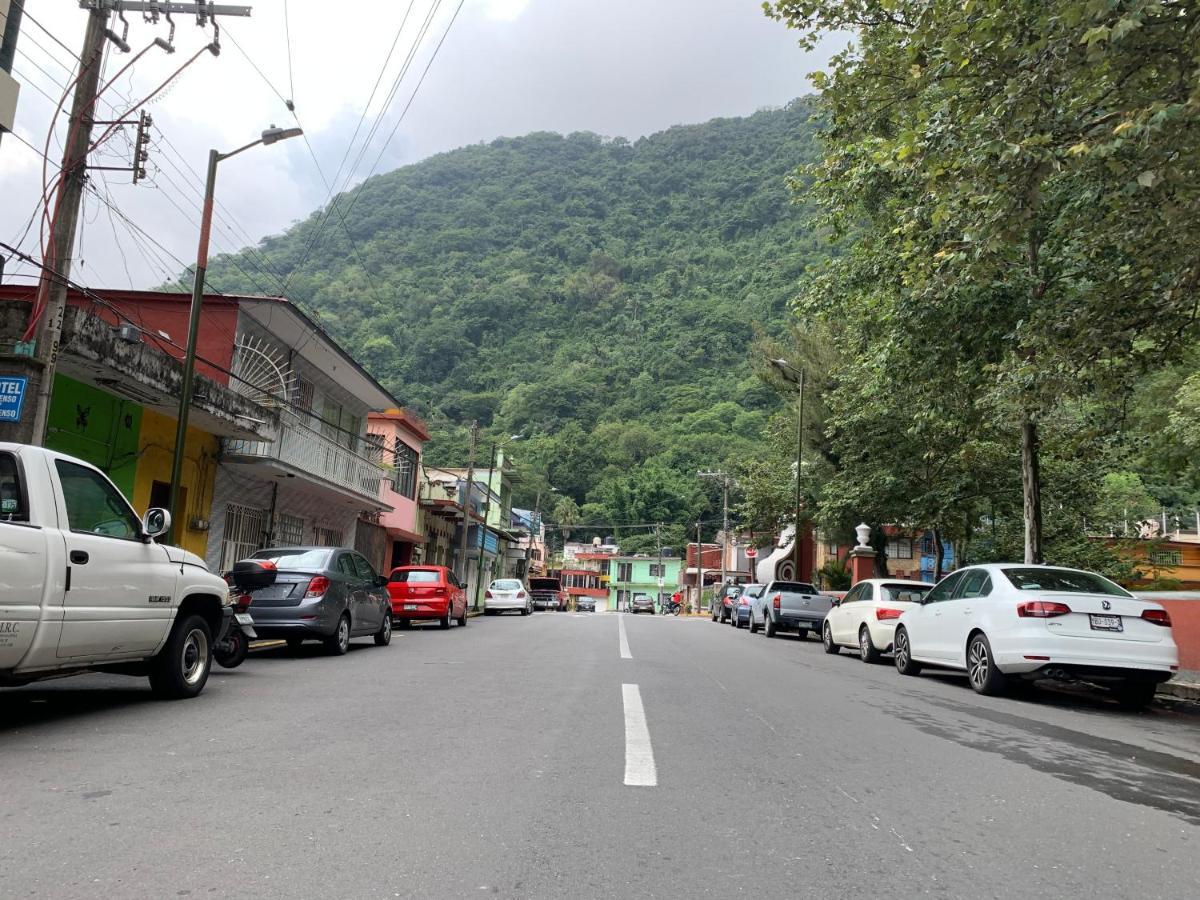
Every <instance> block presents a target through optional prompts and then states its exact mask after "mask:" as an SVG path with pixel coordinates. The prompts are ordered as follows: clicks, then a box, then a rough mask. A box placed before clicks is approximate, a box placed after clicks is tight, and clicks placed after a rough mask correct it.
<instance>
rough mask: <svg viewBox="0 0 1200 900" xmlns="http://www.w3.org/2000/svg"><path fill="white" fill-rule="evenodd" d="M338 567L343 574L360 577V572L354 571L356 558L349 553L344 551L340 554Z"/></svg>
mask: <svg viewBox="0 0 1200 900" xmlns="http://www.w3.org/2000/svg"><path fill="white" fill-rule="evenodd" d="M337 568H338V571H339V572H341V573H342V574H343V575H346V576H348V577H350V578H358V572H356V571H354V559H353V558H352V557H351V556H350V554H349V553H342V554H340V555H339V556H338V561H337Z"/></svg>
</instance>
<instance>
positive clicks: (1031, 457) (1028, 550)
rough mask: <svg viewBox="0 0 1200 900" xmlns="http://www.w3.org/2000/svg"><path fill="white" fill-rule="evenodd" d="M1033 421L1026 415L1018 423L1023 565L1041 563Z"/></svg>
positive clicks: (1039, 480) (1039, 484) (1038, 477)
mask: <svg viewBox="0 0 1200 900" xmlns="http://www.w3.org/2000/svg"><path fill="white" fill-rule="evenodd" d="M1039 453H1040V448H1039V446H1038V432H1037V423H1036V422H1034V421H1033V418H1032V417H1031V416H1030V415H1029V414H1026V415H1025V419H1024V421H1022V422H1021V493H1022V495H1023V499H1024V504H1025V564H1026V565H1040V564H1041V562H1042V473H1041V467H1040V465H1039Z"/></svg>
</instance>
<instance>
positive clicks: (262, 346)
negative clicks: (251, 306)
mask: <svg viewBox="0 0 1200 900" xmlns="http://www.w3.org/2000/svg"><path fill="white" fill-rule="evenodd" d="M233 353H234V355H233V374H234V377H233V378H232V379H231V381H230V387H231V388H232V389H233V391H234V392H235V393H238V394H241V395H242V396H243V397H248V398H249V399H251V400H253V401H254V402H255V403H257V404H258V405H259V406H267V407H278V406H284V405H286V404H288V403H290V402H291V400H292V393H293V390H294V389H295V386H296V374H295V372H293V371H292V367H291V365H289V363H288V361H287V357H286V356H285V355H284V354H283V351H281V350H279V349H278V348H276V347H274V346H272V345H271V344H269V343H268V342H266V341H264V340H262V339H261V338H258V337H255V336H254V335H252V334H243V335H242V336H241V337H239V338H238V341H237V344H236V345H235V346H234V351H233Z"/></svg>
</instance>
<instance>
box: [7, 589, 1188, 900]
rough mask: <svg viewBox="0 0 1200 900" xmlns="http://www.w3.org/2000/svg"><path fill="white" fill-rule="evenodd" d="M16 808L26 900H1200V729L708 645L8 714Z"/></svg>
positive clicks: (717, 631) (680, 637)
mask: <svg viewBox="0 0 1200 900" xmlns="http://www.w3.org/2000/svg"><path fill="white" fill-rule="evenodd" d="M622 619H624V624H625V629H624V630H625V633H626V642H625V645H626V647H627V650H628V656H629V658H622V653H621V649H622V645H621V641H620V637H619V631H620V625H619V623H620V621H621V620H622ZM634 685H636V689H632V688H631V687H626V686H634ZM633 698H636V700H640V707H641V712H642V716H641V717H639V716H638V714H637V710H636V709H633V708H632V707H633V706H638V705H639V704H638V703H636V702H634V700H633ZM631 778H632V780H633V781H634V782H641V783H640V784H626V781H627V780H630V779H631ZM0 798H2V803H0V896H2V897H6V898H7V897H55V898H70V897H89V898H90V897H112V898H140V897H148V898H149V897H153V898H160V897H184V896H201V897H206V898H207V897H256V898H269V897H321V898H343V897H345V898H350V897H353V898H357V897H364V898H373V897H379V898H388V897H422V898H424V897H433V898H440V897H479V896H485V895H489V894H490V895H496V896H503V897H522V898H525V897H539V898H540V897H612V898H630V897H736V896H747V897H763V898H768V897H797V896H799V897H814V898H817V897H819V898H839V897H875V896H882V895H889V896H903V897H909V896H918V895H934V896H942V897H947V898H984V897H1014V898H1017V897H1019V898H1031V897H1053V898H1064V897H1085V896H1086V897H1087V898H1088V900H1097V898H1107V897H1121V898H1125V897H1137V898H1139V900H1141V898H1146V900H1149V898H1157V897H1164V898H1167V897H1169V898H1189V900H1194V898H1196V897H1197V896H1200V863H1198V862H1197V860H1198V859H1200V708H1197V707H1196V706H1193V705H1188V704H1183V703H1180V704H1178V705H1173V706H1172V705H1163V704H1162V703H1160V704H1159V705H1156V706H1155V707H1154V708H1152V709H1151V710H1148V711H1146V712H1143V713H1126V712H1122V711H1120V710H1118V709H1117V708H1116V706H1115V705H1113V704H1111V703H1110V702H1109V701H1107V700H1106V699H1105V698H1103V697H1102V696H1101V695H1100V694H1098V693H1089V692H1086V691H1077V692H1056V693H1050V692H1035V693H1034V694H1032V695H1031V696H1028V697H1024V696H1022V697H1020V698H1017V699H1012V698H983V697H978V696H976V695H975V694H973V693H972V692H971V691H970V689H969V688H968V687H967V686H966V683H965V680H964V679H962V678H959V677H955V676H949V675H940V676H939V675H929V674H926V675H923V676H922V677H921V678H919V679H903V678H901V677H900V676H898V675H897V674H896V673H895V671H894V670H893V669H892V668H891V666H890V665H880V666H866V665H863V664H862V663H860V662H859V661H858V660H857V659H856V658H852V657H850V656H849V655H847V654H844V655H842V656H840V657H829V656H826V655H825V654H824V653H823V652H822V649H821V647H820V644H819V643H818V642H816V641H815V640H813V641H809V642H804V643H802V642H800V641H798V640H796V639H795V638H793V637H787V638H776V639H768V638H766V637H763V636H762V635H749V634H748V633H747V632H746V631H744V630H742V631H734V630H733V629H732V628H730V627H729V626H727V625H717V624H714V623H712V622H710V621H708V620H707V619H666V618H659V617H655V618H651V617H648V616H647V617H632V618H631V617H622V616H618V615H611V614H610V615H592V616H589V615H586V614H585V615H573V614H556V613H547V614H539V615H535V616H533V617H531V618H521V617H517V616H505V617H500V618H482V619H473V620H471V622H470V625H469V626H468V627H467V628H457V627H456V628H453V629H451V630H450V631H449V632H441V631H436V630H433V631H427V630H416V631H413V632H397V633H396V639H395V640H394V641H393V643H392V645H391V646H390V647H387V648H377V647H375V646H374V645H373V644H371V643H370V642H369V641H366V642H363V641H356V642H355V646H354V647H353V649H352V651H351V652H350V653H349V654H348V655H347V656H345V657H342V658H330V657H325V656H323V655H321V653H320V649H319V648H318V647H317V646H316V645H313V646H312V648H311V649H309V648H307V647H306V648H305V651H304V652H302V653H301V654H299V655H298V656H297V657H293V656H291V655H290V654H289V653H288V652H287V651H286V650H268V651H265V652H261V653H257V654H255V655H254V656H252V657H251V659H250V660H249V661H248V662H247V663H246V664H245V665H243V666H242V667H241V668H240V669H237V670H234V671H232V672H225V671H223V670H220V669H218V670H217V671H216V673H215V674H214V675H213V677H212V679H211V680H210V681H209V684H208V688H207V690H206V691H205V693H204V694H203V695H202V696H201V697H200V698H198V699H196V700H192V701H186V702H177V703H160V702H156V701H154V700H152V699H151V698H150V696H149V692H148V689H147V688H146V687H145V685H144V684H143V683H142V682H140V681H136V680H131V679H121V678H116V677H107V676H83V677H78V678H73V679H66V680H61V681H55V682H45V683H42V684H40V685H34V686H30V687H26V688H20V689H12V690H0Z"/></svg>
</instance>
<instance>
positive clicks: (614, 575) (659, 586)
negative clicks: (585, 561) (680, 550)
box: [607, 550, 720, 610]
mask: <svg viewBox="0 0 1200 900" xmlns="http://www.w3.org/2000/svg"><path fill="white" fill-rule="evenodd" d="M718 552H720V551H719V550H718ZM608 564H609V571H610V573H611V574H610V577H609V583H608V601H607V608H608V609H613V610H621V609H626V608H627V607H628V605H629V601H631V600H632V599H633V596H634V594H649V595H650V596H651V597H653V598H655V601H656V602H660V601H661V600H662V599H663V598H664V597H669V596H671V595H672V594H673V593H675V591H677V590H678V589H679V573H680V570H681V569H682V568H683V563H682V561H681V560H680V559H679V558H678V557H665V556H664V557H662V558H661V559H660V558H658V557H651V556H621V555H616V556H613V557H612V558H611V559H610V560H609V561H608ZM719 574H720V570H719V569H718V575H719Z"/></svg>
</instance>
